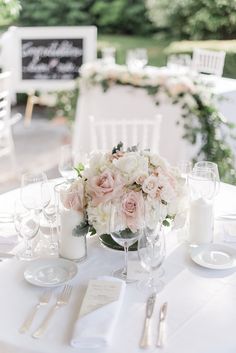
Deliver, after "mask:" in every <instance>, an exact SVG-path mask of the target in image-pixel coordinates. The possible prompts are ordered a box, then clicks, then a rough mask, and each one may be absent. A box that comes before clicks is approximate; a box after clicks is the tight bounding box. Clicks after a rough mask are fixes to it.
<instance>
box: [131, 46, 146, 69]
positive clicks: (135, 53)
mask: <svg viewBox="0 0 236 353" xmlns="http://www.w3.org/2000/svg"><path fill="white" fill-rule="evenodd" d="M147 62H148V56H147V50H146V49H145V48H137V49H131V50H128V51H127V55H126V65H127V66H128V69H129V70H135V69H142V68H143V67H144V66H145V65H146V64H147Z"/></svg>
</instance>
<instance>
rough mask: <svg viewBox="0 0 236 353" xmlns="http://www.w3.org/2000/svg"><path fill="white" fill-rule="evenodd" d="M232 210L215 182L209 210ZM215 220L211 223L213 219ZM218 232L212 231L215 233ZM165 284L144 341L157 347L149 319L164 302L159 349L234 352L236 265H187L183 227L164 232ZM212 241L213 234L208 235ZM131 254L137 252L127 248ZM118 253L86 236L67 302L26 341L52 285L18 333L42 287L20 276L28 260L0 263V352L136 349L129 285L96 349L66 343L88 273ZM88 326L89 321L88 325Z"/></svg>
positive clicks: (138, 318) (138, 297)
mask: <svg viewBox="0 0 236 353" xmlns="http://www.w3.org/2000/svg"><path fill="white" fill-rule="evenodd" d="M16 195H17V191H16V190H15V191H12V192H9V193H7V194H3V195H0V204H2V203H3V204H4V205H7V206H8V207H9V211H12V210H13V209H14V208H13V207H14V199H15V197H16ZM233 212H234V213H235V212H236V187H234V186H230V185H225V184H221V189H220V192H219V195H217V198H216V208H215V213H216V216H217V215H219V214H226V213H233ZM217 222H218V221H217ZM222 235H223V234H222V233H220V236H222ZM166 237H167V238H166V239H167V241H166V245H167V248H166V252H167V254H166V259H165V261H164V269H165V277H164V280H165V287H164V289H163V291H162V292H160V293H159V294H158V297H157V299H158V300H157V301H156V304H155V309H154V314H153V318H152V322H151V324H152V326H151V338H152V346H151V348H150V349H149V350H148V352H157V348H156V347H155V342H156V340H157V325H158V317H159V310H160V306H161V304H162V303H163V302H165V301H167V302H168V316H167V339H166V344H165V346H164V347H163V349H162V350H161V352H162V353H173V352H174V353H190V352H191V353H235V350H236V338H235V317H236V305H235V303H236V271H235V268H233V269H230V270H218V271H217V270H210V269H206V268H202V267H200V266H198V265H197V264H195V263H194V262H193V261H192V260H191V259H190V256H189V254H188V250H187V246H186V244H185V243H181V242H180V241H179V239H181V238H182V237H183V231H182V230H179V231H178V233H177V232H171V233H169V234H167V235H166ZM215 240H217V241H218V239H215ZM129 258H130V260H137V259H138V256H137V252H131V251H130V253H129ZM123 260H124V259H123V254H122V252H120V251H114V250H111V249H108V248H105V247H103V246H101V244H100V243H99V240H98V238H97V237H89V238H88V257H87V259H86V261H84V262H83V263H78V274H77V276H76V277H75V278H74V279H73V280H72V281H71V285H72V286H73V290H72V295H71V298H70V300H69V303H68V304H67V305H65V306H64V307H62V308H60V309H59V310H58V311H57V312H56V313H55V316H54V317H53V318H52V320H51V322H50V325H49V327H48V329H47V331H46V333H45V335H44V336H43V337H42V338H41V339H40V340H37V341H36V340H34V339H33V338H32V337H31V334H32V333H33V332H34V331H35V330H36V328H37V327H38V326H39V325H40V324H41V322H42V320H43V319H44V318H45V315H46V314H47V313H48V311H49V310H50V308H51V306H52V305H54V304H55V302H56V295H57V293H58V291H57V290H54V293H53V296H52V299H51V301H50V303H49V304H48V305H46V306H44V307H42V308H40V310H39V311H38V313H37V315H36V317H35V320H34V322H33V325H32V328H31V330H29V332H28V333H27V334H25V335H22V334H20V333H19V332H18V330H19V327H20V326H21V324H22V322H23V320H24V319H25V317H26V315H27V314H28V312H29V310H30V309H31V308H32V307H33V306H34V305H36V304H37V302H38V298H39V297H40V295H41V294H42V291H43V289H42V288H39V287H36V286H33V285H31V284H29V283H27V282H26V281H25V280H24V276H23V273H24V270H25V268H26V267H27V266H28V265H29V263H28V262H24V261H17V260H15V259H10V260H4V261H2V262H0V286H1V291H0V313H1V317H2V318H4V319H2V320H0V352H1V353H3V352H4V353H73V352H77V351H79V352H80V353H95V352H96V353H121V352H124V353H126V352H127V353H141V352H143V349H140V348H139V341H140V337H141V334H142V330H143V324H144V317H145V303H146V299H147V295H146V293H144V292H142V291H139V290H138V289H137V286H136V284H129V285H127V287H126V290H125V295H124V301H123V304H122V306H121V310H120V315H119V317H118V321H117V324H116V326H115V330H114V332H113V337H112V340H111V344H110V345H108V346H106V347H102V348H97V349H92V348H74V347H71V345H70V341H71V336H72V332H73V328H74V324H75V322H76V321H77V318H78V311H79V308H80V306H81V303H82V300H83V297H84V294H85V291H86V288H87V285H88V282H89V281H90V279H93V278H98V277H99V276H103V275H108V276H109V275H110V274H111V272H112V271H113V270H114V269H117V268H119V267H121V266H122V264H123ZM88 330H89V327H88Z"/></svg>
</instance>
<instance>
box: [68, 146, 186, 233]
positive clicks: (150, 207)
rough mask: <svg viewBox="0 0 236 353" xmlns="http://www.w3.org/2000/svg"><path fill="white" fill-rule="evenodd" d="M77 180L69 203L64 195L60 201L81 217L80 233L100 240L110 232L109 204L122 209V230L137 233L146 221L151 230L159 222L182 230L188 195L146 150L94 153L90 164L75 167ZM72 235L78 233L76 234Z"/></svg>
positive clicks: (175, 175) (179, 180) (170, 170)
mask: <svg viewBox="0 0 236 353" xmlns="http://www.w3.org/2000/svg"><path fill="white" fill-rule="evenodd" d="M77 171H78V179H77V180H75V181H73V183H72V184H71V186H70V188H69V190H73V191H75V190H77V193H73V199H70V197H71V196H69V195H71V193H68V196H67V195H66V194H64V196H63V197H64V199H63V200H62V202H63V203H64V205H65V206H66V207H67V208H71V209H73V210H76V211H77V212H78V214H79V215H80V217H79V220H80V222H81V223H80V225H79V224H78V227H77V233H78V235H79V230H80V228H83V229H84V225H85V224H86V225H87V227H88V231H89V230H90V231H92V233H96V234H97V235H99V236H101V235H104V234H108V233H109V219H110V212H111V204H119V205H121V213H122V222H121V223H120V224H119V227H120V229H119V230H120V231H122V230H126V229H128V230H129V231H131V232H136V231H137V230H139V229H140V228H141V227H142V226H143V223H142V212H143V209H144V208H145V214H146V215H147V217H146V219H145V222H146V225H147V226H148V227H149V228H152V225H153V227H154V224H155V223H156V219H157V218H158V219H159V220H160V221H161V222H162V223H163V225H165V226H169V225H171V224H172V225H173V226H174V227H182V226H183V225H184V223H185V216H186V209H187V193H186V187H185V180H183V178H181V176H180V172H179V171H178V170H177V169H176V168H172V167H171V166H170V165H169V164H168V163H167V162H166V161H165V160H163V159H162V158H160V157H159V155H157V154H153V153H151V152H150V151H149V150H143V151H140V150H138V149H137V147H136V146H134V147H132V148H129V149H128V150H127V151H124V150H123V144H122V143H119V144H118V146H117V147H115V148H113V150H112V152H111V153H102V152H97V153H93V154H92V155H91V156H90V159H89V162H88V165H87V166H86V167H85V168H84V166H83V165H82V164H80V165H79V166H78V168H77ZM75 235H76V232H75Z"/></svg>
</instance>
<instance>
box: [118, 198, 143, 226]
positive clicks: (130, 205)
mask: <svg viewBox="0 0 236 353" xmlns="http://www.w3.org/2000/svg"><path fill="white" fill-rule="evenodd" d="M122 211H123V213H124V216H125V219H126V224H127V227H128V228H129V229H130V230H131V231H132V232H134V233H135V232H136V231H137V230H138V229H139V228H140V227H141V226H142V223H143V216H144V200H143V195H142V192H141V191H139V192H135V191H129V192H128V193H126V194H124V196H123V198H122Z"/></svg>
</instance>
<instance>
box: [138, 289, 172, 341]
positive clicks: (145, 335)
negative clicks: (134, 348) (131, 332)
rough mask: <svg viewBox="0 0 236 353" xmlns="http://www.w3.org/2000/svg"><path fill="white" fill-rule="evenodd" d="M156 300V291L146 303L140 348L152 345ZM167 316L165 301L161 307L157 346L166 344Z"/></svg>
mask: <svg viewBox="0 0 236 353" xmlns="http://www.w3.org/2000/svg"><path fill="white" fill-rule="evenodd" d="M155 302H156V293H152V294H151V295H150V296H149V297H148V299H147V303H146V315H145V322H144V327H143V332H142V337H141V340H140V343H139V346H140V348H149V347H150V346H151V345H152V340H151V320H152V318H153V312H154V307H155ZM166 317H167V302H165V303H163V304H162V305H161V308H160V313H159V320H158V327H157V332H158V333H157V341H156V347H159V348H161V347H163V346H164V344H165V331H166Z"/></svg>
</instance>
